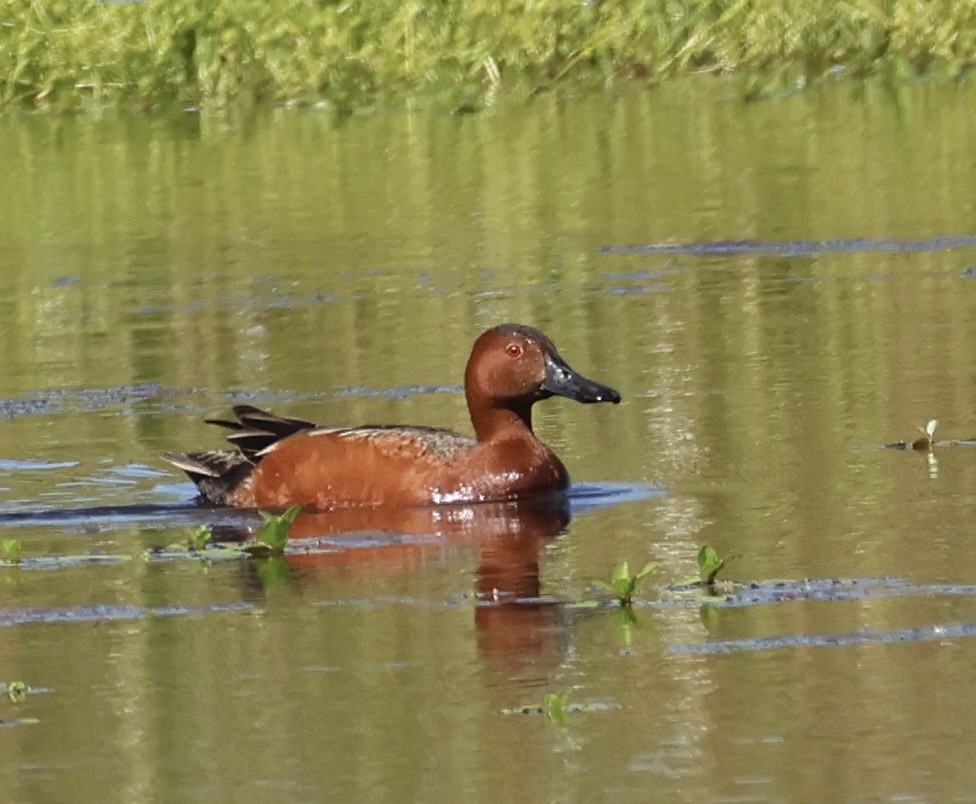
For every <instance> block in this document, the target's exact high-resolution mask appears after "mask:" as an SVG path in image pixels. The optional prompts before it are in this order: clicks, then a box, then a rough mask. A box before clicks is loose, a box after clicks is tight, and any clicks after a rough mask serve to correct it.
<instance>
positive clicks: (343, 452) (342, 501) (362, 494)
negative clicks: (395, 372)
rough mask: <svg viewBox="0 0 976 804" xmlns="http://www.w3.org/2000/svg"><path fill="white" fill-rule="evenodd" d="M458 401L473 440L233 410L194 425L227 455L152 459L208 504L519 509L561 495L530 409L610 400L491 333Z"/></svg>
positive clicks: (499, 332) (515, 330)
mask: <svg viewBox="0 0 976 804" xmlns="http://www.w3.org/2000/svg"><path fill="white" fill-rule="evenodd" d="M464 393H465V398H466V401H467V405H468V412H469V414H470V416H471V423H472V425H473V429H474V436H473V437H472V436H470V435H466V434H462V433H458V432H455V431H453V430H448V429H443V428H439V427H430V426H423V425H402V424H393V425H390V424H379V425H359V426H352V427H331V426H322V425H318V424H315V423H314V422H311V421H306V420H305V419H299V418H292V417H288V416H280V415H277V414H274V413H271V412H269V411H266V410H262V409H260V408H257V407H254V406H252V405H236V406H235V407H234V408H233V413H234V418H233V419H205V421H206V422H207V423H208V424H214V425H217V426H219V427H221V428H224V429H226V430H228V431H230V432H229V434H228V435H227V440H228V441H229V442H230V443H231V444H232V445H233V449H219V450H204V451H197V452H165V453H163V454H162V458H163V459H164V460H166V461H168V462H169V463H170V464H172V465H173V466H176V467H177V468H179V469H181V470H182V471H183V472H185V473H186V474H187V476H188V477H189V478H190V480H192V481H193V483H194V484H195V485H196V487H197V490H198V492H199V499H200V501H201V502H203V503H207V504H211V505H215V506H229V507H235V508H261V509H269V510H274V509H284V508H288V507H290V506H293V505H300V506H302V507H303V508H304V509H306V510H312V511H331V510H335V509H341V508H359V507H380V506H400V507H403V506H427V505H442V504H456V503H458V504H470V503H483V502H501V501H510V500H519V499H522V498H526V497H532V496H537V495H543V494H552V493H564V492H565V491H566V489H567V488H568V487H569V484H570V478H569V473H568V472H567V470H566V467H565V466H564V464H563V462H562V461H561V460H560V459H559V457H558V456H557V455H556V453H555V452H554V451H553V450H552V449H551V448H550V447H549V446H547V445H546V444H544V443H543V442H542V441H541V440H540V439H539V437H538V436H536V434H535V432H534V431H533V429H532V408H533V406H534V405H535V403H536V402H539V401H542V400H544V399H549V398H550V397H554V396H561V397H567V398H569V399H573V400H575V401H577V402H580V403H583V404H592V403H602V402H609V403H612V404H618V403H619V402H620V400H621V396H620V394H619V392H617V391H616V390H614V389H613V388H611V387H609V386H607V385H604V384H602V383H599V382H597V381H595V380H591V379H589V378H587V377H585V376H583V375H582V374H580V373H579V372H577V371H576V370H574V369H573V368H572V367H571V366H570V365H569V364H568V363H567V362H566V361H565V360H564V359H563V358H562V357H561V356H560V354H559V352H558V351H557V349H556V346H555V345H554V344H553V342H552V341H551V340H550V339H549V338H548V337H547V336H546V335H545V334H544V333H543V332H541V331H540V330H538V329H535V328H534V327H530V326H527V325H524V324H499V325H497V326H494V327H491V328H490V329H488V330H487V331H485V332H483V333H482V334H481V335H480V336H479V337H478V338H477V339H476V340H475V342H474V346H473V347H472V349H471V355H470V357H469V358H468V362H467V366H466V368H465V372H464Z"/></svg>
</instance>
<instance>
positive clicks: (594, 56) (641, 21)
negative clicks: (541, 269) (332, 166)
mask: <svg viewBox="0 0 976 804" xmlns="http://www.w3.org/2000/svg"><path fill="white" fill-rule="evenodd" d="M974 58H976V0H926V2H918V0H850V2H837V1H836V0H636V2H613V0H603V1H602V2H599V0H592V2H584V0H509V1H506V0H494V1H492V0H466V2H450V1H446V2H445V1H444V0H370V2H361V3H353V2H327V1H326V0H317V1H315V0H283V1H281V2H269V0H142V1H141V2H124V1H123V0H102V2H96V0H0V75H2V77H3V81H4V83H3V86H2V92H0V102H2V104H3V106H4V107H6V108H11V107H20V106H28V107H32V106H49V107H54V108H65V107H69V108H70V107H77V106H84V105H88V104H97V105H101V104H105V103H115V102H119V101H123V102H134V103H140V104H150V105H151V104H154V103H162V102H167V101H169V100H172V99H179V100H181V101H188V102H203V101H208V100H209V101H217V102H222V101H226V100H229V99H231V98H234V97H245V98H253V99H259V100H273V101H298V102H317V101H320V100H326V101H329V102H331V103H334V104H336V105H337V106H339V107H341V108H353V107H356V106H360V105H364V104H369V103H371V102H373V101H374V100H376V99H377V98H381V97H384V96H393V95H408V94H418V93H431V92H444V93H446V96H447V97H448V98H450V99H451V100H452V102H454V101H456V102H458V103H474V104H477V103H478V102H479V99H480V98H481V97H482V96H483V94H484V93H486V92H488V91H491V89H492V88H493V87H495V86H497V85H502V86H504V85H506V84H515V83H524V84H528V85H529V86H532V87H541V86H550V85H552V84H554V83H556V82H560V81H567V80H580V79H585V80H588V81H601V82H604V81H613V80H619V79H624V78H631V77H636V78H639V79H643V80H647V81H659V80H662V79H665V78H668V77H671V76H676V75H681V74H686V73H689V72H694V71H714V72H722V73H735V74H737V75H739V76H741V77H742V81H743V91H744V93H745V94H753V93H756V92H761V91H762V90H764V89H774V88H778V87H783V86H791V85H795V84H796V82H798V81H805V82H809V81H810V80H814V79H816V78H817V77H820V76H822V75H824V74H825V73H827V72H829V71H831V70H833V69H835V68H837V67H843V68H845V70H847V71H848V72H850V73H851V74H854V75H867V74H873V73H878V72H885V73H889V74H892V75H917V74H937V75H941V76H949V77H954V76H958V75H960V74H962V73H964V72H965V71H966V70H968V69H969V68H970V67H971V66H972V65H973V63H974Z"/></svg>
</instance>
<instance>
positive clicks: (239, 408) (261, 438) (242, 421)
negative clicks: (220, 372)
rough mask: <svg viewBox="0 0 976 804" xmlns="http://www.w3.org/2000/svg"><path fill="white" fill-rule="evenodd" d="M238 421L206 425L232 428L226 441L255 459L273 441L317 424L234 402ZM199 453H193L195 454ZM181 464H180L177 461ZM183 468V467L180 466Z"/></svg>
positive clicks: (211, 421)
mask: <svg viewBox="0 0 976 804" xmlns="http://www.w3.org/2000/svg"><path fill="white" fill-rule="evenodd" d="M234 415H235V416H236V417H237V421H228V420H227V419H205V421H206V422H207V424H216V425H217V426H218V427H224V428H226V429H227V430H231V431H232V432H231V434H230V435H229V436H227V440H228V441H230V442H231V444H233V445H234V446H235V447H237V448H238V449H239V450H240V451H241V452H242V453H243V454H244V456H245V457H246V458H247V459H248V460H249V461H252V462H255V463H256V462H257V461H259V460H260V459H261V453H262V452H263V451H264V450H266V449H268V448H269V447H271V446H272V445H273V444H276V443H277V442H279V441H281V440H282V439H283V438H287V437H288V436H290V435H294V434H295V433H298V432H301V431H302V430H312V429H314V428H315V427H316V426H317V425H316V424H315V423H314V422H309V421H306V420H305V419H293V418H291V417H288V416H277V415H275V414H274V413H269V412H268V411H266V410H261V409H260V408H256V407H254V406H252V405H235V406H234ZM196 454H198V453H194V455H196ZM177 465H178V464H177ZM180 468H184V467H180Z"/></svg>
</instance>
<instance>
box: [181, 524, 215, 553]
mask: <svg viewBox="0 0 976 804" xmlns="http://www.w3.org/2000/svg"><path fill="white" fill-rule="evenodd" d="M212 540H213V528H212V527H210V525H198V526H197V527H195V528H190V531H189V533H187V537H186V544H187V547H188V548H189V549H190V550H193V551H199V550H203V549H204V548H205V547H206V546H207V545H208V544H209V543H210V542H211V541H212Z"/></svg>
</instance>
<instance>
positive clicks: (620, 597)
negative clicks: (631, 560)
mask: <svg viewBox="0 0 976 804" xmlns="http://www.w3.org/2000/svg"><path fill="white" fill-rule="evenodd" d="M655 569H657V562H654V561H648V562H647V563H646V564H645V565H644V566H643V568H642V569H641V571H640V572H638V573H637V574H636V575H631V574H630V565H629V564H628V563H627V562H626V561H622V562H621V563H620V564H618V565H617V566H616V567H614V570H613V574H612V575H611V576H610V580H609V581H604V580H602V579H600V578H596V579H594V581H593V583H595V584H596V585H597V586H599V587H601V588H603V589H606V590H607V591H609V592H612V593H613V594H614V595H615V596H616V598H617V602H618V603H619V604H620V605H621V606H622V607H623V608H630V607H631V606H632V605H633V603H634V595H635V594H636V592H637V589H638V587H639V586H640V585H641V582H642V581H643V580H644V579H645V578H646V577H647V576H648V575H650V574H651V573H652V572H654V570H655Z"/></svg>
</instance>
